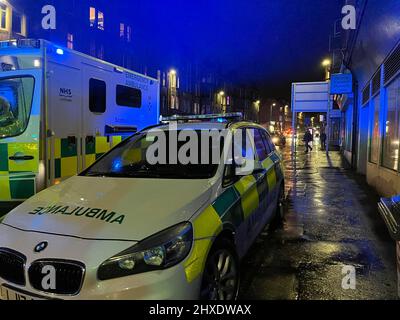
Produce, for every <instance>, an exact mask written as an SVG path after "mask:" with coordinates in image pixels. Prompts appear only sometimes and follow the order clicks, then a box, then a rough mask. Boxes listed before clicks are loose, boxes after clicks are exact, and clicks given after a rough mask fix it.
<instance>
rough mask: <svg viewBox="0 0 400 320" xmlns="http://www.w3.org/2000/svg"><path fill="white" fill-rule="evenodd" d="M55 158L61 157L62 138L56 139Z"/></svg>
mask: <svg viewBox="0 0 400 320" xmlns="http://www.w3.org/2000/svg"><path fill="white" fill-rule="evenodd" d="M54 159H61V139H59V138H55V139H54Z"/></svg>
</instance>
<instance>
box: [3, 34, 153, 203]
mask: <svg viewBox="0 0 400 320" xmlns="http://www.w3.org/2000/svg"><path fill="white" fill-rule="evenodd" d="M158 121H159V82H158V80H156V79H152V78H149V77H147V76H144V75H141V74H138V73H135V72H133V71H130V70H127V69H124V68H120V67H118V66H115V65H112V64H110V63H107V62H104V61H101V60H98V59H95V58H93V57H90V56H87V55H84V54H81V53H79V52H76V51H73V50H69V49H66V48H62V47H60V46H57V45H55V44H52V43H50V42H47V41H44V40H31V39H22V40H18V41H14V40H13V41H3V42H0V202H7V203H5V204H6V205H7V204H11V203H13V202H21V201H23V200H25V199H27V198H29V197H31V196H32V195H34V194H35V193H37V192H38V191H40V190H43V189H45V188H46V187H49V186H51V185H54V184H57V183H59V182H60V181H62V180H64V179H66V178H68V177H71V176H73V175H75V174H76V173H78V172H80V171H82V170H83V169H85V168H87V167H88V166H89V165H91V164H92V163H93V162H94V161H95V160H96V159H97V158H99V157H100V156H101V155H102V154H104V153H105V152H107V151H108V150H110V148H111V147H113V146H115V145H116V144H118V143H119V142H120V141H121V140H122V139H123V138H124V137H127V136H129V135H131V134H133V133H135V132H137V131H138V130H141V129H142V128H144V127H146V126H148V125H151V124H156V123H158Z"/></svg>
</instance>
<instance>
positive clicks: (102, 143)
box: [96, 137, 110, 154]
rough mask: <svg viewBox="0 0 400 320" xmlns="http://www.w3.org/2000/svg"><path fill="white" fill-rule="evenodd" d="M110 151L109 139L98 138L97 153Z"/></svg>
mask: <svg viewBox="0 0 400 320" xmlns="http://www.w3.org/2000/svg"><path fill="white" fill-rule="evenodd" d="M108 150H110V145H109V143H108V141H107V137H96V153H97V154H99V153H106V152H107V151H108Z"/></svg>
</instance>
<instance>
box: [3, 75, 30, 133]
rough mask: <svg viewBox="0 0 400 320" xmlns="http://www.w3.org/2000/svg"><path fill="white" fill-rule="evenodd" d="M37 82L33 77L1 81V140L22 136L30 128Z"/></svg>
mask: <svg viewBox="0 0 400 320" xmlns="http://www.w3.org/2000/svg"><path fill="white" fill-rule="evenodd" d="M34 86H35V80H34V78H33V77H31V76H23V77H13V78H3V79H0V138H7V137H13V136H17V135H20V134H21V133H23V132H24V131H25V129H26V127H27V126H28V122H29V117H30V113H31V109H32V98H33V91H34Z"/></svg>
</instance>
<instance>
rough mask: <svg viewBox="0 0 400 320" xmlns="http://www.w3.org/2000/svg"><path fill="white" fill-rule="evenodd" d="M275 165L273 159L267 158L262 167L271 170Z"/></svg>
mask: <svg viewBox="0 0 400 320" xmlns="http://www.w3.org/2000/svg"><path fill="white" fill-rule="evenodd" d="M273 165H274V162H273V161H272V160H271V158H267V159H265V160H264V161H263V162H262V167H263V168H264V169H269V168H271V167H272V166H273Z"/></svg>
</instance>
